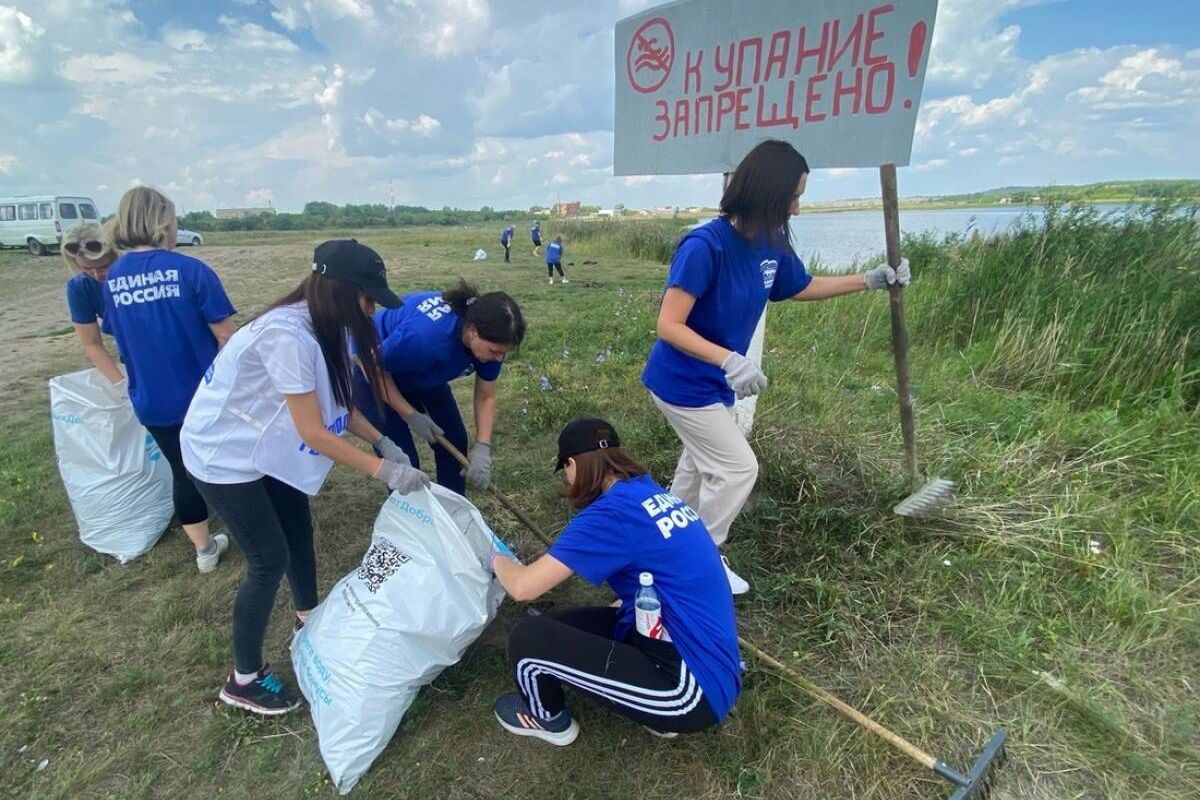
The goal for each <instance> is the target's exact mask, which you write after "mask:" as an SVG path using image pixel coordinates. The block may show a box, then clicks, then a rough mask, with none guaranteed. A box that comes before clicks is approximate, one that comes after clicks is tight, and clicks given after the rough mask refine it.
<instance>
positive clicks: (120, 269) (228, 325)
mask: <svg viewBox="0 0 1200 800" xmlns="http://www.w3.org/2000/svg"><path fill="white" fill-rule="evenodd" d="M112 226H113V227H112V240H113V244H114V245H115V246H116V247H117V248H118V249H120V250H124V251H125V254H124V255H123V256H121V258H120V259H118V260H117V262H116V263H115V264H113V265H112V268H111V269H109V271H108V276H107V277H106V279H105V282H104V322H105V323H106V324H107V325H109V326H110V327H111V328H112V332H113V335H114V336H115V337H116V339H117V348H118V349H119V351H120V353H121V357H122V358H123V359H124V360H125V369H126V372H128V374H129V378H128V381H129V399H130V400H131V401H132V402H133V410H134V412H135V413H136V414H137V418H138V420H139V421H140V422H141V423H142V425H144V426H146V430H147V431H149V432H150V435H151V436H153V437H154V441H155V442H157V443H158V447H159V449H160V450H162V453H163V455H164V456H166V459H167V463H169V464H170V465H171V477H172V479H173V484H172V496H173V499H174V501H175V513H176V515H177V516H178V517H179V521H180V523H182V525H183V531H184V533H186V534H187V537H188V538H189V539H190V540H191V541H192V544H193V545H194V546H195V548H196V567H197V568H198V569H199V570H200V572H212V571H213V570H214V569H216V568H217V562H218V561H219V560H220V558H221V554H222V553H224V552H225V549H226V548H227V547H228V546H229V538H228V537H227V536H226V535H225V534H223V533H218V534H217V535H216V536H211V537H210V536H209V535H208V506H207V505H206V504H205V502H204V498H203V497H201V496H200V493H199V492H198V491H196V487H195V485H194V484H193V483H192V480H191V478H189V477H188V474H187V470H186V469H185V468H184V466H183V457H182V455H181V454H180V451H179V431H180V428H181V427H182V426H183V418H184V416H185V415H186V414H187V410H188V404H189V403H190V402H191V401H192V395H193V394H195V392H196V387H197V386H199V385H200V379H201V378H203V377H204V374H205V372H207V370H208V368H209V367H210V366H212V362H213V359H214V358H215V357H216V355H217V351H218V350H219V349H220V348H221V347H222V346H223V345H224V344H225V342H226V341H228V340H229V337H230V336H232V335H233V331H234V325H233V319H232V317H233V315H234V313H235V312H234V308H233V304H232V303H230V302H229V297H228V295H226V294H225V287H224V286H222V285H221V279H220V278H218V277H217V273H215V272H213V270H212V268H211V267H209V266H208V265H207V264H205V263H204V262H203V261H200V260H198V259H195V258H192V257H190V256H185V255H181V254H179V253H175V252H173V248H174V247H175V231H176V222H175V204H174V203H172V202H171V201H170V200H169V199H168V198H167V197H166V196H165V195H164V194H162V193H161V192H159V191H157V190H155V189H151V188H150V187H149V186H136V187H134V188H132V189H130V190H129V191H128V192H126V193H125V195H124V197H122V198H121V203H120V206H119V207H118V209H117V215H116V218H115V219H114V221H113V223H112Z"/></svg>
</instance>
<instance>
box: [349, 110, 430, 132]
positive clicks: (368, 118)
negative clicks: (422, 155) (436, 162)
mask: <svg viewBox="0 0 1200 800" xmlns="http://www.w3.org/2000/svg"><path fill="white" fill-rule="evenodd" d="M362 121H363V122H364V123H365V124H366V126H367V127H368V128H370V129H371V130H373V131H377V132H391V133H411V134H413V135H414V136H424V137H426V138H428V137H430V136H434V135H436V134H437V133H438V131H440V130H441V129H442V123H440V122H438V121H437V120H436V119H434V118H433V117H431V116H429V115H428V114H421V115H419V116H418V117H417V118H416V119H401V118H396V119H388V118H387V117H385V116H384V114H383V112H381V111H379V110H377V109H374V108H368V109H367V112H366V113H365V114H363V116H362Z"/></svg>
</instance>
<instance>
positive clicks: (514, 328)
mask: <svg viewBox="0 0 1200 800" xmlns="http://www.w3.org/2000/svg"><path fill="white" fill-rule="evenodd" d="M375 330H376V332H377V333H378V335H379V366H380V367H381V368H382V369H383V371H384V375H383V376H382V378H381V380H382V382H383V392H381V394H382V395H383V396H384V398H385V399H386V403H387V407H386V408H382V409H381V408H379V407H378V405H377V404H376V402H375V399H374V397H375V395H374V394H373V393H372V392H371V391H370V389H369V387H368V385H367V381H366V379H365V377H364V376H363V375H362V373H361V372H360V373H358V374H357V375H356V384H355V393H354V400H355V403H356V404H357V405H358V407H359V409H360V410H362V412H363V413H364V414H366V415H367V418H368V419H370V420H371V421H372V422H373V423H374V424H375V426H376V427H378V428H379V429H380V430H382V431H383V432H384V433H385V434H387V436H388V437H389V438H390V439H392V440H393V441H394V442H396V444H398V445H400V447H401V448H403V450H404V452H405V453H407V454H408V457H409V459H410V460H411V461H412V464H413V466H414V467H420V465H421V462H420V457H419V456H418V454H417V448H416V444H415V443H414V442H413V436H414V435H416V436H419V437H421V438H422V439H424V440H425V441H426V442H428V443H429V444H430V445H431V446H432V447H433V455H434V460H435V462H436V463H437V482H438V483H439V484H441V485H442V486H445V487H446V488H447V489H450V490H452V491H455V492H458V493H459V494H462V493H463V492H465V491H466V488H467V487H466V484H467V481H469V482H470V483H471V485H472V486H475V487H477V488H479V489H486V488H487V487H488V484H489V483H490V482H491V473H492V431H493V428H494V427H495V424H496V379H497V378H499V377H500V367H501V366H502V364H503V362H504V357H505V356H506V355H507V354H508V353H509V352H510V351H511V350H512V349H513V348H515V347H517V346H518V345H520V344H521V340H522V339H524V338H525V317H524V316H522V314H521V309H520V307H519V306H518V305H517V303H516V301H515V300H513V299H512V298H511V297H509V296H508V295H507V294H505V293H504V292H490V293H488V294H484V295H481V294H479V292H478V291H477V290H476V289H475V287H473V286H471V285H469V284H468V283H466V282H465V281H460V282H459V285H458V286H456V287H454V288H453V289H449V290H447V291H445V292H416V293H414V294H410V295H407V296H405V297H404V298H403V300H402V301H401V305H400V307H399V308H391V309H384V310H382V311H379V312H377V313H376V314H375ZM472 373H474V375H475V393H474V405H475V444H474V445H473V446H472V447H471V451H470V461H471V466H470V467H469V468H468V469H467V470H466V471H465V472H464V471H463V470H462V468H461V467H460V466H459V463H458V460H457V459H456V458H455V457H454V456H452V455H451V454H450V453H448V452H446V450H445V449H443V448H442V446H441V445H440V444H438V443H437V439H436V437H437V436H445V438H446V439H447V440H448V441H449V442H450V443H451V444H452V445H454V447H455V448H457V449H458V450H459V451H460V452H464V451H466V449H467V429H466V427H465V426H464V425H463V419H462V414H461V413H460V412H459V410H458V403H457V401H455V399H454V393H453V391H451V389H450V381H452V380H454V379H455V378H459V377H462V376H465V375H470V374H472ZM464 476H465V480H464Z"/></svg>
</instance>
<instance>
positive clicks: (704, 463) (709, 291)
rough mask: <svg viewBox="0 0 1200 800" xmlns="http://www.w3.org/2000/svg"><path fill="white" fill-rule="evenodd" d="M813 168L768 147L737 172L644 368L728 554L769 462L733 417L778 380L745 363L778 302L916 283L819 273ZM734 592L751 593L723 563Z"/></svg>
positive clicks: (904, 268) (678, 274)
mask: <svg viewBox="0 0 1200 800" xmlns="http://www.w3.org/2000/svg"><path fill="white" fill-rule="evenodd" d="M808 172H809V169H808V162H807V161H805V160H804V156H802V155H800V154H799V153H798V152H796V150H795V148H793V147H792V146H791V145H790V144H787V143H786V142H781V141H766V142H763V143H761V144H759V145H758V146H757V147H755V148H754V149H753V150H751V151H750V153H749V154H747V156H746V157H745V158H744V159H742V162H741V163H740V164H738V167H737V170H736V171H735V172H734V173H733V177H732V178H731V179H730V181H729V185H728V186H727V187H726V189H725V193H724V195H723V196H722V197H721V215H720V216H719V217H718V218H716V219H714V220H712V221H711V222H709V223H707V224H705V225H701V226H699V227H697V228H695V229H693V230H692V231H690V232H689V233H688V234H687V235H686V236H684V238H683V240H682V241H681V242H680V243H679V247H678V249H677V250H676V251H675V256H674V258H673V259H672V261H671V269H670V271H669V273H668V274H667V284H666V289H665V291H664V293H663V298H662V307H661V310H660V311H659V315H658V341H656V342H655V343H654V347H653V349H652V350H651V351H650V358H649V359H648V360H647V362H646V368H645V370H644V371H643V372H642V383H643V384H644V385H645V386H646V388H647V389H649V390H650V396H651V399H652V400H653V401H654V404H655V405H656V406H658V408H659V410H660V411H662V413H663V415H664V416H665V417H666V418H667V422H668V423H670V425H671V427H672V428H673V429H674V430H675V433H676V435H678V436H679V439H680V441H681V442H682V443H683V452H682V453H681V454H680V456H679V464H678V466H677V467H676V468H675V477H674V480H672V482H671V490H672V491H673V492H675V494H677V495H679V497H681V498H683V499H684V501H686V502H687V503H688V505H690V506H691V507H693V508H695V509H696V511H698V512H699V513H700V517H701V518H702V519H703V520H704V522H705V524H706V525H707V526H708V530H709V532H710V533H711V534H712V537H713V541H714V542H716V544H717V545H718V546H720V545H722V544H724V543H725V539H726V537H727V536H728V535H729V527H730V525H732V524H733V520H734V519H735V518H736V517H737V515H738V514H739V513H741V510H742V506H743V505H744V504H745V502H746V499H747V498H748V497H749V496H750V491H751V490H752V489H753V488H754V482H755V480H756V479H757V477H758V461H757V460H756V459H755V457H754V451H753V450H751V449H750V445H749V443H748V442H747V441H746V437H745V436H744V435H743V434H742V432H741V429H740V428H739V427H738V424H737V421H736V419H735V417H734V414H733V401H734V398H735V396H736V397H737V398H743V397H751V396H753V395H757V394H758V393H759V392H761V391H762V390H763V389H765V388H766V387H767V378H766V376H765V375H764V374H763V372H762V370H761V369H760V368H759V366H758V365H757V364H755V363H754V361H752V360H751V359H749V358H747V357H746V351H747V350H748V349H749V347H750V340H751V338H752V337H753V335H754V329H755V327H756V325H757V324H758V320H759V318H760V317H761V316H762V313H763V311H764V309H765V308H766V305H767V302H768V301H771V302H774V301H777V300H789V299H790V300H828V299H829V298H831V297H838V296H840V295H844V294H853V293H855V292H861V291H864V290H866V289H886V288H887V287H888V286H889V285H891V284H893V283H899V284H900V285H901V286H904V285H907V284H908V281H909V275H910V273H909V269H908V262H907V261H903V262H901V265H900V267H899V268H898V269H892V268H891V267H890V266H887V265H886V264H885V265H882V266H879V267H876V268H874V269H872V270H868V271H867V272H865V273H854V274H849V275H819V276H813V275H809V274H808V272H807V271H806V270H805V268H804V264H803V263H802V262H801V261H800V259H799V258H798V257H797V256H796V252H795V250H793V249H792V243H791V233H790V231H789V228H788V219H789V218H790V217H791V216H793V215H795V214H797V213H799V210H800V209H799V207H800V195H802V194H804V188H805V185H806V184H807V182H808ZM722 561H723V562H724V565H725V573H726V577H727V578H728V580H729V586H730V588H731V589H732V591H733V593H734V594H743V593H745V592H747V591H749V589H750V586H749V584H747V583H746V581H745V580H743V579H742V578H741V577H739V576H738V575H737V573H735V572H734V571H733V570H732V569H730V568H729V563H728V562H727V561H725V559H724V557H722Z"/></svg>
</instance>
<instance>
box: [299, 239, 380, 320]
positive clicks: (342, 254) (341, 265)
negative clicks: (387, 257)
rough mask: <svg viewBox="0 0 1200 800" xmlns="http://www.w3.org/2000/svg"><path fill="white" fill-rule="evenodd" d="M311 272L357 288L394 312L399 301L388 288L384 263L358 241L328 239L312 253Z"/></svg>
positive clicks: (376, 254) (377, 254) (377, 255)
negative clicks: (345, 282) (351, 284)
mask: <svg viewBox="0 0 1200 800" xmlns="http://www.w3.org/2000/svg"><path fill="white" fill-rule="evenodd" d="M312 268H313V272H317V273H320V274H321V275H324V276H326V277H327V278H337V279H338V280H343V281H348V282H349V283H353V284H354V285H355V286H357V287H358V288H359V289H360V290H361V291H362V292H363V293H365V294H366V295H367V296H368V297H370V298H371V299H372V300H374V301H375V302H376V303H378V304H379V305H381V306H383V307H384V308H396V307H398V306H399V305H400V298H399V297H397V296H396V293H395V292H393V291H392V290H391V289H389V288H388V284H387V269H385V268H384V266H383V259H382V258H380V257H379V253H376V252H375V251H374V250H372V249H371V248H369V247H367V246H366V245H365V244H359V243H358V240H357V239H330V240H329V241H328V242H321V243H320V244H319V245H317V249H316V250H314V251H313V267H312Z"/></svg>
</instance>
